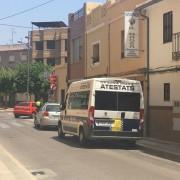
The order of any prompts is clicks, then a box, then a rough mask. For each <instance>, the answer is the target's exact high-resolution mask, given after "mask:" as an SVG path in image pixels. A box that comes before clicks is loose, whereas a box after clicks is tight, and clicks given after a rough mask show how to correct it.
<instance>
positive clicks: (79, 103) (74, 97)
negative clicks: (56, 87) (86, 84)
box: [68, 91, 89, 109]
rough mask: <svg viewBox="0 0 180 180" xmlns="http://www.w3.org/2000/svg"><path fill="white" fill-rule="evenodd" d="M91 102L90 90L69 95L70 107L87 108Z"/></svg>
mask: <svg viewBox="0 0 180 180" xmlns="http://www.w3.org/2000/svg"><path fill="white" fill-rule="evenodd" d="M88 102H89V91H82V92H73V93H71V94H70V96H69V101H68V108H69V109H87V108H88Z"/></svg>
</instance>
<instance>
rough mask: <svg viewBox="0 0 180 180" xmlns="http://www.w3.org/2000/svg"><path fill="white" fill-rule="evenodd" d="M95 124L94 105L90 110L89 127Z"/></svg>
mask: <svg viewBox="0 0 180 180" xmlns="http://www.w3.org/2000/svg"><path fill="white" fill-rule="evenodd" d="M93 124H94V106H90V107H89V111H88V120H87V125H88V127H92V126H93Z"/></svg>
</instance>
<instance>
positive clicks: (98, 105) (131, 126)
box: [94, 90, 140, 132]
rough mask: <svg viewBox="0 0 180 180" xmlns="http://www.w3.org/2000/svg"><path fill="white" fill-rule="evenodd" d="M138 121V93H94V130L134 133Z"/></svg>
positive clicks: (98, 91) (97, 91) (136, 129)
mask: <svg viewBox="0 0 180 180" xmlns="http://www.w3.org/2000/svg"><path fill="white" fill-rule="evenodd" d="M139 119H140V93H135V92H133V93H132V92H120V91H100V90H96V91H95V112H94V121H95V122H94V128H95V129H96V130H108V131H129V132H136V131H138V128H139Z"/></svg>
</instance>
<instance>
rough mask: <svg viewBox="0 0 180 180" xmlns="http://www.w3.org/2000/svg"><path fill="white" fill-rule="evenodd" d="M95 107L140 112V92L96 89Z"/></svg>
mask: <svg viewBox="0 0 180 180" xmlns="http://www.w3.org/2000/svg"><path fill="white" fill-rule="evenodd" d="M95 109H96V110H110V111H135V112H139V111H140V93H127V92H108V91H96V92H95Z"/></svg>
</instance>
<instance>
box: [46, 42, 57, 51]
mask: <svg viewBox="0 0 180 180" xmlns="http://www.w3.org/2000/svg"><path fill="white" fill-rule="evenodd" d="M55 48H56V42H55V41H54V40H48V41H47V49H55Z"/></svg>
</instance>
